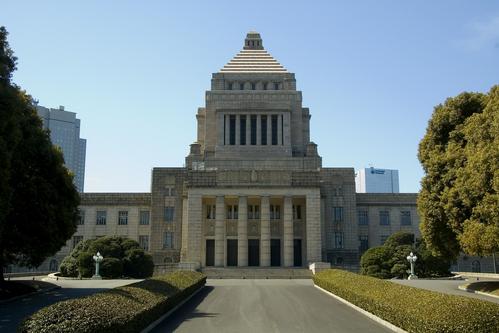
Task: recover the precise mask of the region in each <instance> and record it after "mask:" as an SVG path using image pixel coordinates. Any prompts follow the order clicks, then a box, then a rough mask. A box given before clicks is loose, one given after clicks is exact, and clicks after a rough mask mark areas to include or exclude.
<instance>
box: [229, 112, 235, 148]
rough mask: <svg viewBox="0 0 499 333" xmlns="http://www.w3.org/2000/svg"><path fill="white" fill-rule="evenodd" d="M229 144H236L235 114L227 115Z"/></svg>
mask: <svg viewBox="0 0 499 333" xmlns="http://www.w3.org/2000/svg"><path fill="white" fill-rule="evenodd" d="M229 144H230V145H232V146H233V145H235V144H236V116H234V115H232V116H229Z"/></svg>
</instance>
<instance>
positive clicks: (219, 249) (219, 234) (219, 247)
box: [215, 195, 225, 267]
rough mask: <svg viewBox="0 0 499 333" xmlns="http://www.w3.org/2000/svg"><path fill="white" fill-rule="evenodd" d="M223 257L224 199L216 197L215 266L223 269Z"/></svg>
mask: <svg viewBox="0 0 499 333" xmlns="http://www.w3.org/2000/svg"><path fill="white" fill-rule="evenodd" d="M224 256H225V198H224V196H223V195H219V196H217V200H216V208H215V266H217V267H223V266H225V262H224Z"/></svg>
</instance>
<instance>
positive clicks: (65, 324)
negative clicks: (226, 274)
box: [18, 271, 206, 333]
mask: <svg viewBox="0 0 499 333" xmlns="http://www.w3.org/2000/svg"><path fill="white" fill-rule="evenodd" d="M205 282H206V276H205V275H203V274H201V273H199V272H190V271H179V272H174V273H171V274H167V275H162V276H157V277H154V278H152V279H148V280H144V281H141V282H137V283H133V284H130V285H127V286H123V287H118V288H114V289H110V290H106V291H103V292H99V293H96V294H93V295H90V296H86V297H82V298H77V299H72V300H67V301H62V302H58V303H55V304H52V305H50V306H47V307H45V308H43V309H41V310H39V311H37V312H36V313H34V314H33V315H31V316H30V317H28V318H26V319H25V320H24V321H23V323H22V324H21V325H20V326H19V328H18V331H19V332H26V333H28V332H46V333H48V332H51V333H52V332H54V333H57V332H79V333H91V332H95V333H109V332H121V333H131V332H140V331H141V330H142V329H144V328H145V327H147V326H148V325H149V324H150V323H152V322H153V321H155V320H156V319H158V318H159V317H161V316H162V315H163V314H164V313H166V312H168V311H169V310H171V309H172V308H173V307H175V306H176V305H177V304H179V303H180V302H181V301H182V300H184V299H185V298H187V297H188V296H189V295H191V294H192V293H193V292H194V291H195V290H197V289H198V288H200V287H201V286H203V285H204V284H205Z"/></svg>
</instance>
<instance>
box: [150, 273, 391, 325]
mask: <svg viewBox="0 0 499 333" xmlns="http://www.w3.org/2000/svg"><path fill="white" fill-rule="evenodd" d="M173 331H175V332H203V333H208V332H238V333H241V332H370V333H371V332H372V333H376V332H391V331H390V330H388V329H387V328H385V327H383V326H381V325H379V324H377V323H376V322H374V321H372V320H371V319H369V318H367V317H365V316H364V315H362V314H360V313H359V312H357V311H355V310H353V309H351V308H350V307H348V306H346V305H344V304H343V303H340V302H338V301H337V300H335V299H334V298H332V297H331V296H328V295H327V294H325V293H323V292H322V291H320V290H318V289H316V288H315V287H314V286H313V283H312V280H225V279H224V280H208V282H207V285H206V287H205V288H204V290H202V291H201V292H200V293H199V294H197V295H196V296H194V297H193V298H192V299H191V300H190V301H189V302H187V303H186V304H185V305H184V306H183V307H181V308H180V309H179V310H177V311H176V312H175V313H174V314H173V315H172V316H170V318H168V319H167V320H165V321H164V322H163V323H161V324H160V325H159V326H157V327H156V328H155V329H154V330H153V332H156V333H157V332H173Z"/></svg>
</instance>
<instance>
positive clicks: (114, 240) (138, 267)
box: [61, 236, 154, 278]
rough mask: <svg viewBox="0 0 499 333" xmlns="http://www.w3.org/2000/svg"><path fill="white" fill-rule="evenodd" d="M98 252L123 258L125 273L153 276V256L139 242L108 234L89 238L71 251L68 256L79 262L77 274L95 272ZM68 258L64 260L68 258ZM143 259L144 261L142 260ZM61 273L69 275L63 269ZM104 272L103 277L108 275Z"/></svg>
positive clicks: (133, 275) (119, 258)
mask: <svg viewBox="0 0 499 333" xmlns="http://www.w3.org/2000/svg"><path fill="white" fill-rule="evenodd" d="M97 252H100V254H101V255H102V256H103V257H104V259H106V258H116V259H118V260H121V262H122V264H123V266H124V270H123V273H124V274H125V275H126V276H130V277H137V278H145V277H149V276H151V275H152V273H153V270H154V264H153V261H152V257H151V256H150V255H149V254H146V253H145V252H144V251H143V250H142V248H141V247H140V245H139V243H137V242H136V241H134V240H133V239H129V238H126V237H118V236H108V237H99V238H97V239H87V240H85V241H83V242H80V243H78V245H77V246H76V247H75V248H74V249H73V251H71V253H70V254H69V256H68V257H72V258H74V259H75V260H77V263H78V272H77V274H76V275H78V274H80V275H81V276H82V277H90V276H92V275H93V274H94V271H95V263H94V261H93V259H92V257H93V256H94V255H95V254H96V253H97ZM68 257H66V258H68ZM66 258H65V259H64V260H66ZM68 260H69V259H68ZM141 260H143V261H144V262H140V261H141ZM115 265H117V264H115ZM151 267H152V268H151ZM104 271H106V270H104ZM129 272H131V274H132V275H129V274H128V273H129ZM123 273H121V274H123ZM61 274H62V275H63V276H69V275H66V274H65V272H62V271H61ZM104 274H105V273H103V274H101V275H102V276H103V277H108V276H106V275H104Z"/></svg>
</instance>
